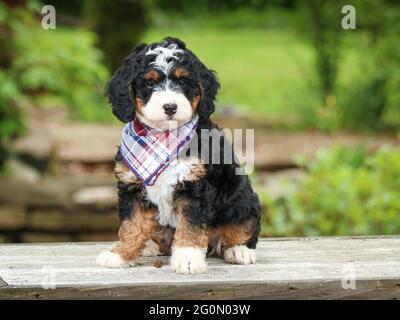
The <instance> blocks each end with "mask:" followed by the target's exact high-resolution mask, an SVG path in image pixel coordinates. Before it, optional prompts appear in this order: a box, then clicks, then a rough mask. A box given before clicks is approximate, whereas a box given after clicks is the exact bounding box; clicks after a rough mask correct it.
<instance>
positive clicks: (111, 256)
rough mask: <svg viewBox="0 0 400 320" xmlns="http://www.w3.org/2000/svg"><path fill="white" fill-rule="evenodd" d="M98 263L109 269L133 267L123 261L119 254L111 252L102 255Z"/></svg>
mask: <svg viewBox="0 0 400 320" xmlns="http://www.w3.org/2000/svg"><path fill="white" fill-rule="evenodd" d="M96 263H97V264H98V265H99V266H102V267H107V268H126V267H129V266H130V265H131V264H130V263H129V262H126V261H125V260H123V259H122V258H121V256H120V255H119V254H118V253H115V252H111V251H104V252H102V253H100V254H99V255H98V256H97V258H96Z"/></svg>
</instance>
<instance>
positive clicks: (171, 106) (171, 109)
mask: <svg viewBox="0 0 400 320" xmlns="http://www.w3.org/2000/svg"><path fill="white" fill-rule="evenodd" d="M163 109H164V112H165V114H167V115H169V116H172V115H173V114H175V113H176V109H178V106H177V105H176V103H166V104H164V105H163Z"/></svg>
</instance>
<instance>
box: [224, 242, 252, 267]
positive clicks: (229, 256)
mask: <svg viewBox="0 0 400 320" xmlns="http://www.w3.org/2000/svg"><path fill="white" fill-rule="evenodd" d="M224 259H225V261H226V262H229V263H236V264H252V263H255V262H256V250H255V249H249V248H248V247H246V246H234V247H232V248H229V249H226V250H225V252H224Z"/></svg>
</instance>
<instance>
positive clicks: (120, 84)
mask: <svg viewBox="0 0 400 320" xmlns="http://www.w3.org/2000/svg"><path fill="white" fill-rule="evenodd" d="M146 46H147V45H146V44H141V45H139V46H137V47H136V48H135V49H134V50H133V51H132V53H131V54H130V55H129V56H128V57H126V58H125V60H124V62H123V64H122V66H121V67H119V68H118V70H117V71H116V72H115V74H114V75H113V77H112V78H111V80H110V82H109V83H108V84H107V87H106V89H105V95H106V97H107V99H108V101H109V102H110V103H111V106H112V112H113V114H114V115H115V116H116V117H117V118H118V119H119V120H121V121H123V122H129V121H131V120H132V119H133V118H134V117H135V102H134V93H133V91H132V90H131V84H132V81H133V80H134V78H135V75H136V72H137V70H136V69H137V63H138V61H137V60H138V59H137V57H138V56H139V54H140V53H141V51H142V50H143V48H145V47H146Z"/></svg>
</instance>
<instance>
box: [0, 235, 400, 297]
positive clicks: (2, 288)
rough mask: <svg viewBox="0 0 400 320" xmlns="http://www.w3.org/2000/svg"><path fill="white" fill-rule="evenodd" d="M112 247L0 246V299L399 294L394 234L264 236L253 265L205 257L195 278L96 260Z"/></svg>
mask: <svg viewBox="0 0 400 320" xmlns="http://www.w3.org/2000/svg"><path fill="white" fill-rule="evenodd" d="M111 246H112V243H109V242H108V243H57V244H3V245H0V299H18V298H24V299H94V298H123V299H127V298H128V299H152V298H153V299H159V298H161V299H237V298H244V299H247V298H250V299H257V298H258V299H260V298H261V299H275V298H284V299H303V298H306V299H320V298H324V299H336V298H338V299H342V298H346V299H353V298H362V299H363V298H378V299H394V298H400V237H396V236H393V237H358V238H354V237H352V238H350V237H342V238H304V239H301V238H285V239H283V238H279V239H262V240H261V241H260V243H259V246H258V249H257V251H258V262H257V263H256V264H255V265H250V266H241V265H230V264H227V263H225V262H224V261H223V260H221V259H217V258H209V259H208V265H209V270H208V273H207V274H201V275H195V276H184V275H178V274H175V273H173V272H172V271H171V270H170V269H169V266H168V258H167V257H147V258H140V259H139V260H138V262H139V266H136V267H132V268H127V269H106V268H101V267H98V266H96V265H95V257H96V255H97V254H98V253H100V252H101V251H103V250H106V249H109V248H111ZM156 260H160V261H161V262H162V264H163V265H162V267H161V268H157V267H156V266H155V265H157V264H160V261H156ZM155 262H156V263H155Z"/></svg>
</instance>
